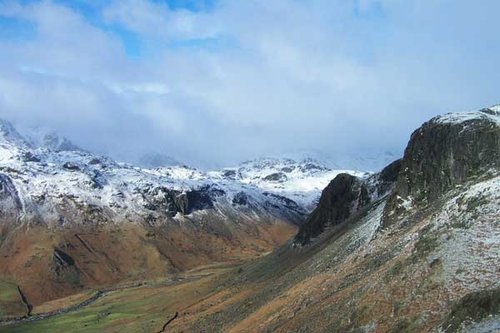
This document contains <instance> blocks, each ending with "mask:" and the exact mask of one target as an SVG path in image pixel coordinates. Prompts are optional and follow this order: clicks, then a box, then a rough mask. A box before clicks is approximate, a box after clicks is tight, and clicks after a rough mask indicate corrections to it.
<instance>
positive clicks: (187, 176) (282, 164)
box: [144, 158, 369, 211]
mask: <svg viewBox="0 0 500 333" xmlns="http://www.w3.org/2000/svg"><path fill="white" fill-rule="evenodd" d="M144 171H145V172H147V173H150V174H155V175H159V176H163V177H165V178H166V179H168V180H167V181H168V182H169V183H170V184H171V185H172V186H173V187H174V188H177V189H185V188H189V187H193V186H196V184H200V183H201V184H205V185H207V184H212V183H216V184H219V185H224V186H225V187H226V188H228V189H229V190H230V192H233V193H234V192H238V191H241V189H245V190H248V189H250V188H253V189H255V190H259V191H261V192H264V193H271V194H275V195H279V196H283V197H286V198H288V199H291V200H293V201H295V202H296V203H297V204H298V205H299V206H301V207H303V208H304V209H305V210H306V211H311V210H312V209H314V207H315V206H316V204H317V201H318V199H319V196H320V194H321V191H322V190H323V189H324V188H325V187H326V185H328V183H329V182H330V181H331V180H332V179H333V178H335V176H336V175H338V174H339V173H350V174H352V175H356V176H359V177H366V176H368V175H369V173H366V172H358V171H353V170H331V169H329V168H327V167H325V166H323V165H321V164H320V163H319V162H317V161H315V160H313V159H310V158H307V159H303V160H301V161H295V160H292V159H279V158H261V159H257V160H252V161H247V162H244V163H242V164H241V165H240V166H238V167H234V168H225V169H223V170H217V171H208V172H203V171H200V170H197V169H192V168H189V167H164V168H156V169H152V170H144Z"/></svg>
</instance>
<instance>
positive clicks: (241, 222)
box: [0, 106, 500, 333]
mask: <svg viewBox="0 0 500 333" xmlns="http://www.w3.org/2000/svg"><path fill="white" fill-rule="evenodd" d="M280 168H282V167H281V166H280ZM10 174H11V175H12V172H11V173H10ZM233 175H234V174H233V173H230V176H231V177H233ZM12 177H13V179H16V178H15V176H12ZM271 178H272V179H275V178H279V177H278V176H276V177H275V176H273V177H271ZM204 186H205V185H204ZM219 186H220V185H219ZM3 189H4V190H3V197H2V198H3V199H2V200H3V201H2V204H3V207H18V206H19V205H18V199H17V198H18V197H16V196H14V193H15V192H14V191H13V190H12V186H11V183H10V182H9V181H7V180H5V179H4V183H3ZM225 189H227V187H225ZM187 191H190V189H187ZM195 191H198V190H196V189H195ZM203 191H205V190H203ZM228 192H229V191H228V190H224V194H222V193H220V194H217V196H216V199H213V206H204V207H203V208H199V210H197V211H195V212H192V213H188V214H185V215H184V216H182V214H180V213H179V212H177V213H176V216H175V217H174V218H172V217H168V215H160V214H163V213H162V212H161V211H156V213H157V214H158V215H157V216H161V218H157V219H155V220H154V223H150V222H148V221H145V222H142V223H131V222H127V223H118V222H117V221H116V220H113V222H112V223H103V222H101V223H97V224H90V225H88V224H86V223H81V222H79V223H69V224H66V223H64V224H63V225H62V226H58V227H57V228H55V227H54V226H52V227H47V226H46V225H43V224H40V223H38V224H33V223H26V224H23V223H21V224H20V226H16V227H15V228H12V225H13V223H12V221H11V222H10V223H4V224H3V225H4V233H3V235H4V238H3V240H2V243H1V244H0V253H1V254H2V257H0V264H1V266H0V267H2V283H1V284H0V288H2V289H1V290H2V298H1V300H2V303H0V309H2V311H3V312H2V313H5V315H4V319H3V321H2V323H1V324H0V325H1V326H0V331H1V332H67V331H70V330H71V331H77V332H161V331H168V332H394V333H395V332H496V331H498V330H500V284H499V281H500V266H499V264H498V258H499V257H500V225H499V223H500V220H499V216H500V107H498V106H494V107H490V108H485V109H481V110H478V111H473V112H469V113H456V114H449V115H444V116H440V117H436V118H433V119H431V120H429V121H428V122H426V123H425V124H423V125H422V126H421V127H420V128H418V129H417V130H416V131H415V132H414V133H413V134H412V135H411V138H410V141H409V143H408V147H407V149H406V150H405V154H404V156H403V158H402V159H400V160H397V161H395V162H393V163H391V164H389V165H388V166H387V167H385V168H384V169H383V170H381V171H380V172H378V173H373V174H372V173H366V174H356V173H354V174H349V173H344V172H340V173H338V174H336V175H334V176H333V179H332V180H331V182H330V183H329V184H328V185H327V186H325V188H324V189H323V191H322V193H321V197H320V199H319V201H318V203H317V206H316V208H315V209H314V210H313V211H312V212H311V213H309V214H307V213H304V214H303V217H302V220H300V219H296V220H295V219H294V217H296V216H299V215H295V214H296V213H297V212H298V211H299V210H297V208H296V207H301V208H300V210H301V211H304V212H305V211H307V209H306V208H304V206H301V205H300V204H298V203H297V202H295V201H293V200H292V199H288V200H282V201H279V202H282V203H283V206H281V207H279V209H278V207H275V206H272V205H271V206H266V205H265V204H264V205H262V206H252V205H244V206H245V207H246V208H243V209H242V208H238V209H237V208H235V207H237V206H231V207H232V208H231V209H229V208H228V207H230V206H228V205H227V202H228V201H229V200H228V199H227V198H228V197H227V194H225V193H228ZM166 193H168V192H166ZM218 193H219V192H218ZM252 193H255V192H252ZM254 195H255V194H254ZM280 195H282V194H280ZM264 197H267V196H266V195H264ZM292 197H293V196H292ZM146 198H147V197H146ZM195 198H199V197H198V196H196V197H195ZM205 198H212V197H210V196H207V197H205ZM217 198H218V199H217ZM229 198H230V197H229ZM297 201H298V202H300V200H297ZM166 202H168V199H167V201H166ZM174 202H175V201H174ZM229 202H230V201H229ZM291 202H295V204H292V203H291ZM158 203H159V204H164V203H165V201H158ZM188 206H189V205H188ZM194 206H195V207H199V206H196V204H195V205H194ZM263 207H271V208H267V209H268V210H264V208H263ZM250 208H251V209H254V210H248V209H250ZM23 209H25V208H23ZM275 209H276V210H275ZM21 210H22V209H21ZM10 212H15V211H14V210H12V208H11V210H10ZM257 212H260V214H262V215H259V214H257ZM263 212H264V213H263ZM277 212H280V213H279V214H278V213H277ZM283 212H285V213H283ZM252 214H253V215H252ZM272 214H275V215H272ZM63 216H64V217H65V218H67V216H68V215H63ZM96 216H100V215H99V213H98V214H97V215H96ZM250 216H253V217H254V218H251V217H250ZM264 217H266V218H267V219H266V218H264ZM277 217H280V218H281V219H278V218H277ZM285 217H288V219H286V218H285ZM162 219H163V220H162ZM75 221H80V220H79V219H76V220H75ZM20 222H22V220H19V222H18V223H20ZM6 226H7V227H6ZM13 258H14V260H13ZM47 266H48V267H49V269H47ZM28 272H29V273H28ZM35 272H36V273H35ZM18 285H19V286H20V287H21V290H22V294H23V295H26V296H25V298H26V300H28V303H29V306H32V308H31V309H30V310H29V315H27V314H28V312H27V304H25V303H26V302H24V301H23V297H21V296H20V293H17V294H16V291H17V289H16V288H17V286H18ZM39 286H43V287H42V288H40V287H39ZM6 309H8V312H6ZM53 311H55V312H53ZM58 311H61V313H59V312H58ZM44 313H45V314H44ZM43 316H47V318H44V319H42V318H41V317H43ZM9 318H10V319H9ZM165 325H166V326H165Z"/></svg>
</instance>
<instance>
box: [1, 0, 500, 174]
mask: <svg viewBox="0 0 500 333" xmlns="http://www.w3.org/2000/svg"><path fill="white" fill-rule="evenodd" d="M499 10H500V3H499V2H498V1H495V0H483V1H481V2H480V5H479V3H478V2H477V1H471V0H470V1H466V0H437V1H431V0H428V1H425V0H407V1H396V0H301V1H298V0H273V1H269V0H204V1H197V0H167V1H160V0H154V1H153V0H151V1H148V0H121V1H118V0H105V1H90V0H75V1H68V0H53V1H49V0H44V1H32V0H31V1H11V0H4V1H1V2H0V117H3V118H7V119H10V120H12V121H13V122H15V123H16V124H19V125H20V126H25V127H27V126H31V125H43V126H48V127H52V128H54V129H56V130H58V131H60V132H62V133H63V134H65V135H66V136H68V137H70V138H71V139H72V140H73V141H75V142H76V143H78V144H80V145H81V146H84V147H86V148H88V149H92V150H97V151H99V152H102V153H106V154H110V155H112V156H114V157H117V158H120V159H126V160H131V161H133V160H134V159H136V158H137V156H138V155H139V154H141V153H143V152H156V153H161V154H167V155H171V156H174V157H176V158H177V159H180V160H183V161H186V162H187V163H193V164H195V165H200V166H214V165H217V166H220V165H228V164H233V163H236V162H238V161H241V160H245V159H248V158H253V157H257V156H263V155H280V154H285V153H289V152H293V151H296V150H301V151H304V150H314V151H320V152H322V153H324V154H326V155H331V156H333V157H335V156H342V155H344V154H360V155H362V154H363V152H365V151H385V150H390V151H395V152H398V153H400V152H401V151H402V149H403V147H404V146H405V144H406V142H407V140H408V137H409V134H410V133H411V131H412V130H413V129H414V128H416V127H417V126H419V125H420V124H421V123H422V122H423V121H425V120H427V119H428V118H430V117H432V116H434V115H436V114H439V113H445V112H450V111H459V110H468V109H474V108H480V107H483V106H488V105H490V104H496V103H499V102H500V96H499V92H498V84H497V82H496V81H497V79H496V73H499V72H500V61H499V60H500V59H499V54H500V34H499V33H498V27H497V24H496V20H497V17H496V14H497V13H498V12H499Z"/></svg>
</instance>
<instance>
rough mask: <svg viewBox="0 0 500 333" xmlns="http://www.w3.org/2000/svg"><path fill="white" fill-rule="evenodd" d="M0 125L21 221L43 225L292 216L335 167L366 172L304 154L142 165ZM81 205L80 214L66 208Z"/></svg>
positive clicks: (296, 219)
mask: <svg viewBox="0 0 500 333" xmlns="http://www.w3.org/2000/svg"><path fill="white" fill-rule="evenodd" d="M0 125H1V126H0V130H1V133H0V134H1V135H0V172H2V173H3V174H4V175H5V176H7V177H8V178H9V179H11V180H12V183H13V184H14V186H15V188H16V193H12V194H11V195H12V196H16V198H17V199H19V201H20V202H22V203H23V205H22V207H23V213H22V216H21V217H20V218H21V221H31V220H33V219H36V220H42V221H45V223H48V224H50V225H64V224H65V223H68V221H70V220H71V221H74V220H78V219H82V221H81V222H82V223H85V219H84V218H83V217H80V215H82V216H85V215H89V216H90V215H92V220H93V221H96V220H97V221H98V220H113V221H124V220H137V219H138V218H142V219H143V218H153V219H158V218H162V216H163V217H165V216H166V218H181V219H182V216H187V215H191V214H195V215H196V214H201V213H202V212H203V211H205V210H208V211H211V212H215V213H216V214H219V215H220V216H221V217H226V218H228V217H229V216H234V215H240V216H247V217H249V218H251V216H254V218H255V214H257V216H268V217H273V216H274V217H280V218H285V219H288V220H289V221H291V222H293V223H300V222H301V221H302V220H303V218H304V217H305V215H306V214H307V213H308V212H309V211H310V210H312V209H313V208H314V207H315V205H316V203H317V200H318V198H319V196H320V194H321V191H322V189H323V188H324V187H325V186H326V185H327V184H328V183H329V182H330V180H331V179H333V178H334V177H335V176H336V175H337V174H338V173H340V172H349V173H352V174H355V175H358V176H366V175H368V174H365V173H360V172H355V171H345V170H331V169H329V168H327V167H324V166H322V165H320V164H319V163H318V162H316V161H314V160H312V159H304V160H302V161H294V160H291V159H272V158H265V159H259V160H255V161H249V162H245V163H243V164H241V165H240V166H238V167H236V168H226V169H223V170H217V171H207V172H205V171H201V170H197V169H193V168H189V167H186V166H173V167H162V168H155V169H143V168H139V167H134V166H132V165H128V164H124V163H117V162H115V161H113V160H112V159H109V158H107V157H104V156H99V155H96V154H92V153H90V152H86V151H84V150H81V149H79V148H78V147H77V146H76V145H74V144H72V143H71V142H70V141H69V140H67V139H65V138H63V137H60V136H58V135H57V134H55V133H53V132H50V131H46V130H43V129H38V130H32V131H31V133H30V134H29V139H24V138H23V136H21V135H20V134H19V133H18V132H17V131H16V129H15V128H14V127H13V126H12V125H11V124H10V123H8V122H6V121H2V122H1V124H0ZM17 199H16V200H17ZM82 209H83V210H84V211H86V212H88V214H79V213H76V214H72V213H71V212H70V211H71V210H73V213H75V212H81V210H82ZM151 214H153V217H151ZM252 214H253V215H252ZM94 215H98V216H99V217H96V216H94Z"/></svg>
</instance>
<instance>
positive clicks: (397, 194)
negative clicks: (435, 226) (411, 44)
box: [384, 109, 500, 225]
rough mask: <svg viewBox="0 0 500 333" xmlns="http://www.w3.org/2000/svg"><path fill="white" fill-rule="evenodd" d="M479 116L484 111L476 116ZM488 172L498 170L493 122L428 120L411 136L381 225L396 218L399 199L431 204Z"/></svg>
mask: <svg viewBox="0 0 500 333" xmlns="http://www.w3.org/2000/svg"><path fill="white" fill-rule="evenodd" d="M486 110H488V111H490V110H489V109H486ZM481 112H486V111H485V110H482V111H480V112H478V115H480V114H481ZM491 112H493V111H491ZM489 169H500V126H498V125H497V123H496V122H495V121H494V120H491V119H490V118H488V117H480V116H478V117H471V119H468V120H464V121H460V122H453V121H442V120H441V118H439V117H437V118H434V119H431V120H430V121H429V122H427V123H425V124H423V125H422V127H420V128H419V129H417V130H416V131H415V132H414V133H413V134H412V135H411V138H410V142H409V144H408V147H407V148H406V150H405V154H404V158H403V162H402V166H401V172H400V173H399V176H398V180H397V184H396V188H395V190H394V192H393V193H392V194H391V197H390V198H389V201H388V204H387V205H386V209H385V212H384V225H388V224H391V223H392V222H391V220H392V219H393V218H395V217H397V216H398V213H399V210H400V209H399V208H400V201H401V200H402V199H405V200H406V199H411V202H412V204H416V205H425V204H429V203H432V202H433V201H434V200H436V199H438V198H439V197H440V196H441V195H442V194H443V193H445V192H446V191H448V190H450V189H451V188H453V187H454V186H455V185H458V184H461V183H463V182H465V181H467V180H468V179H470V178H471V177H474V176H478V175H481V174H483V173H484V172H485V171H487V170H489Z"/></svg>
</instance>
